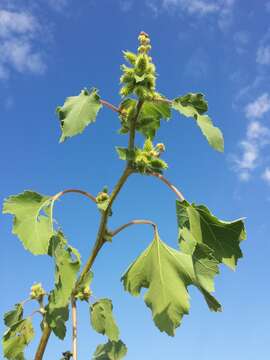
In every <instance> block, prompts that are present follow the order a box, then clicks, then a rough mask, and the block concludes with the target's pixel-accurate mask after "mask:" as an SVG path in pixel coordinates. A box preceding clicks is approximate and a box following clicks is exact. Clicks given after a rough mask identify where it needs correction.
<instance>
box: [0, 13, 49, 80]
mask: <svg viewBox="0 0 270 360" xmlns="http://www.w3.org/2000/svg"><path fill="white" fill-rule="evenodd" d="M39 28H40V26H39V22H38V20H37V18H35V17H34V16H33V15H32V14H30V13H29V12H26V11H14V10H12V11H10V10H5V9H2V10H0V78H1V79H7V78H8V77H9V74H10V72H11V71H12V70H15V71H17V72H21V73H23V72H31V73H36V74H40V73H43V72H44V71H45V69H46V65H45V63H44V60H43V57H42V54H41V53H40V52H39V51H38V50H37V49H36V48H35V38H36V37H37V36H38V35H39Z"/></svg>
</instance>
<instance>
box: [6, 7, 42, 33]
mask: <svg viewBox="0 0 270 360" xmlns="http://www.w3.org/2000/svg"><path fill="white" fill-rule="evenodd" d="M36 28H37V22H36V19H35V18H34V17H33V16H32V15H31V14H30V13H27V12H13V11H7V10H0V36H1V37H10V36H14V35H16V34H27V33H28V34H29V33H30V34H31V33H32V32H33V31H34V30H36Z"/></svg>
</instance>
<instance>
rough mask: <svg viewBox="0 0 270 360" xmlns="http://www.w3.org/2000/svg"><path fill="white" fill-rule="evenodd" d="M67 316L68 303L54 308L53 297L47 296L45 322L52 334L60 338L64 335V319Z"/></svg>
mask: <svg viewBox="0 0 270 360" xmlns="http://www.w3.org/2000/svg"><path fill="white" fill-rule="evenodd" d="M68 318H69V308H68V305H67V306H64V307H62V308H55V307H54V303H53V299H51V296H50V297H49V305H48V306H47V307H46V322H47V324H48V325H49V327H50V328H51V329H52V331H53V332H54V334H55V335H56V336H57V337H58V338H59V339H61V340H63V339H64V338H65V336H66V331H67V329H66V325H65V323H66V321H68Z"/></svg>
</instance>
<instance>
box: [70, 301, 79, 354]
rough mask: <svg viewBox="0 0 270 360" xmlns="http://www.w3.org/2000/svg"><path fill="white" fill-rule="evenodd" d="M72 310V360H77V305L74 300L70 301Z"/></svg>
mask: <svg viewBox="0 0 270 360" xmlns="http://www.w3.org/2000/svg"><path fill="white" fill-rule="evenodd" d="M71 309H72V356H73V359H74V360H78V353H77V304H76V299H74V298H73V297H72V299H71Z"/></svg>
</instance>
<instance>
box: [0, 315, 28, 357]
mask: <svg viewBox="0 0 270 360" xmlns="http://www.w3.org/2000/svg"><path fill="white" fill-rule="evenodd" d="M33 338H34V329H33V325H32V321H31V319H30V318H28V319H22V320H19V321H18V322H16V323H14V324H13V325H12V326H11V327H10V328H9V329H8V330H7V331H6V332H5V334H4V336H3V340H2V341H3V352H4V356H5V357H6V358H7V359H9V360H22V359H24V356H23V353H24V349H25V347H26V346H27V345H28V344H29V343H30V342H31V341H32V340H33Z"/></svg>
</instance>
